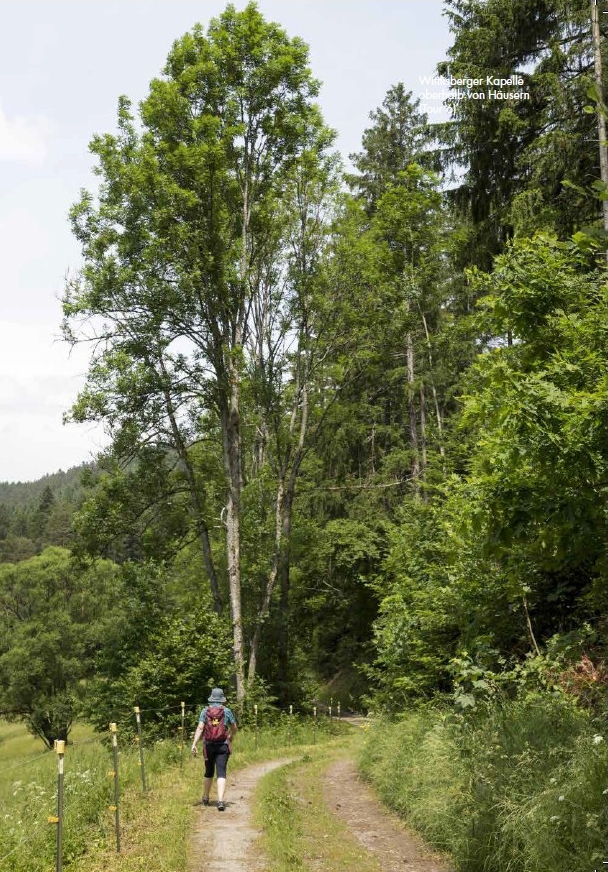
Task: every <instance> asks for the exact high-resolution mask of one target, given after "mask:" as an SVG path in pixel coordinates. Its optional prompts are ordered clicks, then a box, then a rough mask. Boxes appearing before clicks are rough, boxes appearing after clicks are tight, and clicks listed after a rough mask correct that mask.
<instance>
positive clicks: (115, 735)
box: [110, 723, 120, 852]
mask: <svg viewBox="0 0 608 872" xmlns="http://www.w3.org/2000/svg"><path fill="white" fill-rule="evenodd" d="M110 733H111V734H112V753H113V755H114V771H113V773H112V775H113V776H114V805H112V806H110V810H111V811H113V812H114V827H115V829H116V851H117V852H118V851H120V813H119V809H118V804H119V802H120V791H119V787H118V727H117V726H116V724H114V723H112V724H110Z"/></svg>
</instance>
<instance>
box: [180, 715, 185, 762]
mask: <svg viewBox="0 0 608 872" xmlns="http://www.w3.org/2000/svg"><path fill="white" fill-rule="evenodd" d="M185 741H186V703H185V702H183V703H182V747H181V751H180V758H179V765H180V766H182V767H183V765H184V742H185Z"/></svg>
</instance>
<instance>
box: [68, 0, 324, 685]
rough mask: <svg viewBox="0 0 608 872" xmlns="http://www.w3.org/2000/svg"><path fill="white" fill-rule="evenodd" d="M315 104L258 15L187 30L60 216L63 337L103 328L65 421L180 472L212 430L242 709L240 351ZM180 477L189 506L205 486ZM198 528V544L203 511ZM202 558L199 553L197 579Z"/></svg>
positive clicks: (122, 112)
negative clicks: (82, 325) (101, 432)
mask: <svg viewBox="0 0 608 872" xmlns="http://www.w3.org/2000/svg"><path fill="white" fill-rule="evenodd" d="M317 92H318V84H317V82H316V81H315V80H314V79H313V78H312V75H311V72H310V69H309V67H308V49H307V47H306V45H305V44H304V43H303V42H302V41H301V40H299V39H297V38H294V39H290V38H289V37H288V36H287V35H286V33H285V32H284V31H283V30H282V29H281V28H280V27H279V26H278V25H276V24H272V23H268V22H266V21H265V20H264V19H263V17H262V15H261V14H260V12H259V11H258V10H257V7H256V6H255V4H249V5H248V6H247V7H246V9H244V10H243V11H242V12H237V11H236V10H235V8H234V7H233V6H228V7H227V8H226V10H225V12H223V13H222V15H220V16H219V18H217V19H214V20H213V21H212V22H211V23H210V25H209V27H208V30H207V33H206V34H205V33H204V31H203V29H202V27H200V26H197V27H195V28H194V30H193V31H192V32H191V33H189V34H186V36H184V37H183V38H182V39H180V40H178V41H177V42H176V43H175V44H174V46H173V49H172V51H171V53H170V55H169V57H168V60H167V64H166V66H165V69H164V77H163V78H159V79H155V80H154V81H153V82H152V83H151V87H150V94H149V96H148V97H147V99H146V100H145V101H144V102H143V103H142V105H141V113H140V118H141V125H142V132H140V131H139V130H138V128H137V126H136V124H135V122H134V119H133V117H132V115H131V113H130V107H129V104H128V101H127V100H126V99H121V102H120V108H119V129H120V132H119V134H118V135H117V136H103V137H102V136H98V137H96V138H95V139H94V140H93V143H92V150H93V152H94V153H95V154H96V155H97V156H98V158H99V163H100V166H99V174H100V176H101V180H102V184H101V187H100V192H99V201H98V203H95V202H94V199H93V197H92V196H91V195H89V194H86V193H85V194H83V197H82V199H81V201H80V203H79V204H78V205H77V206H76V207H75V208H74V211H73V223H74V230H75V233H76V235H77V237H78V238H79V239H80V241H81V242H82V245H83V253H84V256H85V267H84V269H83V270H82V272H81V274H80V276H79V277H78V278H77V279H76V280H75V281H74V282H73V283H72V284H71V285H70V287H69V288H68V291H67V294H66V299H65V314H66V319H67V325H68V327H67V329H68V333H69V330H70V327H69V325H70V324H74V323H75V321H76V320H77V319H78V318H79V317H85V318H92V319H97V321H98V322H101V323H103V327H102V328H101V332H100V333H99V334H98V337H99V338H101V339H102V340H103V341H102V344H101V345H100V346H97V347H98V352H97V354H96V358H95V360H94V362H93V365H92V371H91V372H92V378H91V380H90V383H89V388H88V389H86V390H85V392H84V394H83V396H82V397H81V400H80V403H79V405H78V406H77V409H76V413H77V417H80V418H85V417H87V416H93V417H100V418H105V419H108V420H112V421H114V422H116V424H117V425H118V427H119V429H122V428H124V427H125V426H127V427H128V426H129V425H130V423H131V422H132V421H133V420H135V424H136V428H137V429H139V431H140V433H141V434H142V435H143V436H144V437H145V436H146V435H147V436H149V437H150V438H152V439H158V434H159V432H162V439H163V440H164V441H165V442H166V443H167V444H168V445H169V444H170V445H171V447H172V448H173V449H174V450H175V451H177V452H178V454H179V456H180V457H181V460H182V463H183V465H184V468H185V469H186V471H188V469H189V463H190V455H189V445H190V443H191V442H192V440H193V438H194V437H195V435H196V434H197V427H198V426H199V422H200V421H201V416H203V415H204V414H205V413H206V412H207V411H208V410H210V409H211V410H212V411H213V413H214V414H215V415H216V416H217V421H218V423H219V428H220V432H221V440H222V456H223V466H224V477H225V512H224V513H223V519H224V521H225V528H226V563H227V575H228V588H229V597H230V609H231V617H232V627H233V646H234V660H235V672H236V684H237V698H238V700H239V701H242V699H243V697H244V693H245V644H244V636H243V616H242V605H241V553H240V548H241V514H242V505H241V503H242V491H243V483H244V473H245V471H244V465H243V437H242V389H243V378H244V376H245V373H246V361H247V346H248V342H249V339H250V337H251V335H252V332H253V331H254V329H255V325H256V322H255V318H254V317H253V314H254V310H255V306H256V304H257V302H258V301H259V300H260V299H261V294H262V293H263V288H264V285H265V281H266V278H267V276H268V275H269V270H270V272H272V270H271V267H273V263H272V259H273V258H274V257H276V246H275V244H274V243H275V240H276V236H277V222H278V221H279V220H280V213H281V210H280V208H279V203H280V201H281V198H282V196H283V194H284V190H285V187H286V185H287V183H288V178H289V177H290V174H292V173H293V170H294V167H295V166H296V165H297V164H298V162H299V161H300V160H301V158H302V156H303V154H304V153H306V154H308V155H310V154H311V153H312V152H313V151H314V148H315V146H316V147H317V150H318V151H322V149H323V145H324V144H325V145H327V142H328V140H327V136H326V131H325V130H324V128H323V125H322V122H321V119H320V116H319V113H318V110H317V108H316V106H315V105H314V102H313V100H314V97H315V96H316V94H317ZM274 268H275V271H278V272H279V273H280V270H281V267H280V264H274ZM74 338H78V337H77V336H76V335H74ZM144 419H145V426H142V420H144ZM190 473H191V474H189V475H188V476H187V478H188V481H189V485H190V487H191V493H192V499H193V501H194V502H196V500H197V494H199V492H200V489H201V487H202V485H201V482H200V480H197V479H196V476H195V475H194V470H193V469H190ZM199 526H200V528H201V535H202V538H203V540H204V538H205V537H204V532H205V528H206V527H207V528H208V521H207V519H205V518H204V517H203V510H202V507H201V509H200V511H199ZM207 538H208V537H207ZM210 550H211V549H210V546H209V542H208V541H207V542H206V543H205V542H204V541H203V551H204V552H205V554H206V556H205V562H206V565H207V566H208V572H212V569H211V566H212V562H211V558H210Z"/></svg>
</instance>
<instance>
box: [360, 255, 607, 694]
mask: <svg viewBox="0 0 608 872" xmlns="http://www.w3.org/2000/svg"><path fill="white" fill-rule="evenodd" d="M591 267H592V265H590V264H589V260H588V257H587V255H586V253H585V252H582V251H580V250H579V249H578V248H577V247H576V246H574V245H572V244H561V243H558V242H556V241H555V240H551V239H544V238H536V239H533V240H516V242H515V243H514V244H513V245H512V246H511V247H510V248H509V249H508V251H507V252H506V253H505V254H504V255H502V256H501V257H499V258H498V259H497V262H496V267H495V270H494V271H493V272H492V273H491V274H482V273H473V275H472V282H473V284H474V286H475V287H476V289H477V292H478V294H479V295H480V296H481V297H482V299H481V301H480V314H479V315H478V316H477V318H476V321H477V332H478V334H481V335H483V334H484V333H485V336H486V351H485V353H482V354H480V355H479V356H478V359H477V361H476V362H475V363H474V364H473V365H472V366H471V367H470V369H469V371H468V373H467V376H466V394H465V396H464V398H463V415H462V418H461V422H460V428H461V432H464V433H466V434H467V438H468V440H469V445H470V449H469V460H468V471H467V475H466V476H461V477H460V478H456V477H455V478H454V479H452V480H451V481H448V482H447V483H446V484H445V485H444V486H442V487H440V488H437V489H436V491H435V495H434V496H435V498H434V501H433V503H432V504H431V505H430V506H428V507H426V506H407V507H405V506H404V509H403V511H402V514H401V517H400V518H399V519H398V523H397V524H396V526H395V528H394V530H393V531H392V533H391V541H390V545H389V554H388V557H387V558H386V561H385V563H384V570H385V572H384V578H383V580H382V581H381V582H379V591H380V594H381V605H380V618H379V620H378V622H377V623H376V640H377V651H378V663H377V665H378V669H377V672H373V673H372V675H374V676H375V677H376V678H377V680H378V682H379V685H380V697H379V700H380V699H381V700H382V701H383V703H384V704H386V705H389V706H396V707H397V708H399V707H400V706H402V705H403V704H404V703H405V700H406V699H407V698H408V696H412V695H413V696H419V695H427V694H432V693H433V692H434V691H435V690H437V689H439V690H442V689H443V690H446V689H448V687H449V681H450V674H449V672H450V665H449V664H450V661H451V660H452V658H454V657H457V656H459V655H460V652H462V651H463V650H467V651H469V652H472V655H473V662H475V663H478V664H479V665H480V666H482V667H483V668H485V669H488V668H490V669H493V670H495V671H500V663H501V659H500V658H501V657H502V658H511V657H514V658H515V659H518V658H522V657H523V655H524V654H526V652H527V651H529V650H530V649H532V650H533V651H534V650H536V649H537V648H538V646H544V645H545V644H546V643H547V642H548V641H549V640H550V639H551V638H552V637H553V636H554V635H555V634H556V633H569V632H573V631H575V630H576V629H577V627H579V626H581V625H582V624H583V622H584V621H589V622H590V624H591V625H592V626H593V627H594V629H595V632H596V635H597V634H598V631H599V623H598V622H599V621H600V620H602V619H603V617H605V598H604V601H603V603H602V594H601V593H600V591H602V590H605V548H604V542H605V517H604V509H603V502H604V501H603V499H602V495H603V494H604V492H605V482H606V474H607V466H606V463H607V458H606V451H605V420H606V396H607V392H606V371H607V363H608V360H607V356H606V347H607V345H606V321H605V291H604V286H603V276H602V275H601V274H598V273H596V272H594V271H593V269H592V268H591ZM588 644H589V645H590V646H591V647H590V648H588V651H589V650H591V651H592V650H593V648H594V646H596V647H598V652H597V654H598V656H599V657H601V656H602V652H603V650H604V649H603V648H602V646H601V645H600V644H599V637H598V638H596V641H595V642H594V641H592V640H591V638H590V639H588ZM592 659H593V658H592ZM502 662H503V664H504V659H503V661H502ZM503 668H504V665H503ZM466 699H468V696H467V694H465V695H464V696H463V697H462V698H461V701H464V700H466Z"/></svg>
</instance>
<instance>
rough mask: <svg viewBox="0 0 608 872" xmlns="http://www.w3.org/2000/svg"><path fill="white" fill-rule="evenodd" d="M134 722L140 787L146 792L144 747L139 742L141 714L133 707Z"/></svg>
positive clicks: (137, 707)
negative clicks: (135, 725)
mask: <svg viewBox="0 0 608 872" xmlns="http://www.w3.org/2000/svg"><path fill="white" fill-rule="evenodd" d="M134 711H135V722H136V724H137V747H138V748H139V767H140V769H141V787H142V790H143V792H144V793H145V792H146V768H145V766H144V746H143V744H142V741H141V714H140V710H139V706H138V705H136V706H135V707H134Z"/></svg>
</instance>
